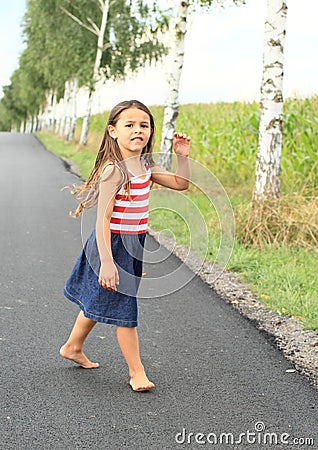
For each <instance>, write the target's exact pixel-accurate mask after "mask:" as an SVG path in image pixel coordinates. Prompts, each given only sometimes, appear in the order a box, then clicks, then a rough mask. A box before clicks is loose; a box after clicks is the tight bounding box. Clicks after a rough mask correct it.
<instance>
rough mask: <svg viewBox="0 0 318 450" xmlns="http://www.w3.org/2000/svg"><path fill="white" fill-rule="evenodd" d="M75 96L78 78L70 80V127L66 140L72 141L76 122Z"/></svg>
mask: <svg viewBox="0 0 318 450" xmlns="http://www.w3.org/2000/svg"><path fill="white" fill-rule="evenodd" d="M77 94H78V78H73V80H72V100H71V126H70V132H69V135H68V140H69V141H73V139H74V133H75V128H76V122H77Z"/></svg>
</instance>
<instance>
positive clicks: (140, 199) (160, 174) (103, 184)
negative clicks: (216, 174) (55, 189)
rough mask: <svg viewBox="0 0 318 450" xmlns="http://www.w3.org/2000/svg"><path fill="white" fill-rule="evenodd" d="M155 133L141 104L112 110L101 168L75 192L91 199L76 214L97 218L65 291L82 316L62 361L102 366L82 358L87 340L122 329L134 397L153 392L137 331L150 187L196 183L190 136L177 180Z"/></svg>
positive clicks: (179, 145) (178, 140) (181, 151)
mask: <svg viewBox="0 0 318 450" xmlns="http://www.w3.org/2000/svg"><path fill="white" fill-rule="evenodd" d="M154 130H155V125H154V119H153V116H152V114H151V112H150V111H149V109H148V108H147V107H146V106H145V105H143V104H142V103H140V102H139V101H137V100H131V101H124V102H122V103H119V104H118V105H116V106H115V107H114V108H113V109H112V111H111V113H110V115H109V118H108V122H107V125H106V130H105V133H104V137H103V140H102V143H101V146H100V149H99V152H98V154H97V158H96V161H95V166H94V168H93V170H92V172H91V174H90V175H89V177H88V179H87V181H86V183H85V184H84V185H83V186H75V185H74V190H72V193H73V194H75V193H76V194H77V198H79V199H80V198H81V199H83V196H84V195H85V194H86V197H85V199H84V200H82V201H81V202H80V204H79V206H78V207H77V209H76V211H75V212H74V213H72V215H73V216H75V217H78V216H79V215H80V214H81V212H82V211H83V209H84V208H90V207H92V206H94V205H96V204H97V217H96V226H95V228H94V229H93V231H92V233H91V235H90V236H89V238H88V239H87V241H86V243H85V245H84V248H83V250H82V251H81V253H80V255H79V257H78V259H77V261H76V263H75V265H74V267H73V269H72V271H71V274H70V276H69V278H68V280H67V282H66V285H65V288H64V295H65V297H66V298H68V299H69V300H71V301H72V302H74V303H76V304H77V305H78V306H79V307H80V309H81V311H80V313H79V315H78V317H77V319H76V321H75V325H74V327H73V330H72V332H71V334H70V336H69V338H68V340H67V342H66V343H65V344H64V345H63V346H62V347H61V349H60V354H61V356H63V357H64V358H66V359H70V360H72V361H74V362H75V363H77V364H79V365H80V366H81V367H83V368H85V369H95V368H98V367H99V364H98V363H94V362H92V361H90V360H89V359H88V358H87V357H86V356H85V354H84V353H83V350H82V349H83V344H84V341H85V339H86V337H87V336H88V334H89V332H90V331H91V330H92V328H93V327H94V325H95V324H96V322H103V323H108V324H112V325H116V331H117V339H118V343H119V346H120V348H121V351H122V353H123V356H124V358H125V360H126V363H127V365H128V369H129V376H130V386H131V387H132V389H133V390H134V391H147V390H150V389H153V388H154V386H155V385H154V384H153V383H152V382H151V381H150V380H149V379H148V378H147V375H146V372H145V369H144V367H143V365H142V362H141V359H140V353H139V345H138V335H137V329H136V327H137V324H138V323H137V301H136V295H137V290H138V285H139V281H140V278H141V276H142V255H143V247H144V242H145V236H146V231H147V224H148V208H149V191H150V183H151V182H155V183H158V184H160V185H162V186H165V187H168V188H171V189H176V190H184V189H187V188H188V185H189V177H190V168H189V161H188V158H187V157H188V155H189V148H190V138H188V137H187V136H186V135H184V134H179V133H176V134H175V135H174V141H173V148H174V151H175V153H176V155H177V162H178V166H177V170H176V173H175V174H174V173H171V172H168V171H166V170H164V169H162V168H160V167H159V166H157V165H156V164H155V163H154V161H153V159H152V156H151V153H152V147H153V138H154Z"/></svg>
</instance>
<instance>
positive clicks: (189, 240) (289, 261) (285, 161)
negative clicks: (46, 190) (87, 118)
mask: <svg viewBox="0 0 318 450" xmlns="http://www.w3.org/2000/svg"><path fill="white" fill-rule="evenodd" d="M284 107H285V119H284V140H283V152H282V170H281V184H282V192H283V193H292V192H297V193H302V194H306V195H315V192H316V190H317V186H318V179H317V178H318V170H317V164H318V163H317V144H316V143H317V142H318V131H317V130H318V119H317V118H316V117H317V115H316V111H317V109H318V97H313V98H311V99H306V100H297V99H289V100H287V101H286V102H285V106H284ZM150 109H151V111H152V113H153V114H154V117H155V122H156V124H157V131H156V139H155V141H156V144H155V151H157V152H158V151H159V143H160V135H161V123H162V118H163V110H164V109H163V107H162V106H153V107H150ZM107 116H108V113H107V112H106V113H103V114H98V115H96V116H93V117H92V118H91V123H90V135H89V142H88V145H87V147H86V148H85V149H83V148H80V147H79V145H78V144H76V143H75V144H74V143H73V144H69V143H65V142H63V141H61V140H59V139H58V138H57V137H56V136H53V135H50V134H49V133H39V134H38V137H39V138H40V139H41V141H42V142H43V144H44V145H45V146H46V147H47V148H48V150H50V151H52V152H54V153H56V154H58V155H60V156H63V157H65V158H68V159H71V160H73V161H74V162H75V163H76V164H77V165H78V167H79V169H80V174H81V176H82V177H83V178H84V179H85V178H87V176H88V174H89V172H90V170H91V169H92V167H93V164H94V161H95V157H96V154H97V151H98V147H99V144H100V141H101V139H102V134H103V131H104V128H105V124H106V120H107ZM258 120H259V108H258V105H257V104H256V103H252V104H247V103H246V104H245V103H238V102H236V103H216V104H209V105H208V104H203V105H182V106H181V107H180V114H179V117H178V121H177V129H178V130H180V131H183V132H185V133H187V134H189V135H190V136H191V156H192V158H193V159H196V160H198V161H199V162H200V163H201V164H203V165H204V166H206V167H208V168H209V169H210V170H211V171H212V172H213V173H214V174H215V175H216V176H217V177H218V179H219V180H220V181H221V182H222V184H223V186H224V188H225V189H226V192H227V193H228V195H229V197H230V199H231V202H232V205H233V209H234V211H235V212H236V208H237V207H241V206H242V205H246V204H248V202H249V201H250V199H251V195H252V189H253V185H254V170H255V169H254V167H255V156H256V151H257V134H258ZM80 126H81V122H79V123H78V127H77V131H76V135H75V136H76V140H77V141H78V138H79V133H80ZM167 195H170V194H166V193H164V191H163V192H161V193H160V195H157V194H155V193H154V192H153V195H152V198H151V208H152V212H151V214H150V224H151V226H152V227H153V228H155V229H158V230H160V231H161V230H163V229H166V230H171V231H172V232H173V234H174V235H175V237H176V239H177V241H178V242H179V243H180V244H184V245H191V246H192V248H193V249H194V250H196V251H197V252H198V253H199V254H201V255H205V253H207V254H206V257H207V259H208V260H210V261H212V262H213V261H214V259H215V257H216V254H217V251H218V246H219V243H220V229H219V228H220V227H219V223H218V220H217V216H216V213H215V210H214V208H213V207H211V204H210V202H209V201H207V198H206V197H205V196H204V195H203V194H200V193H198V192H196V190H195V189H190V191H189V192H187V194H186V196H184V194H182V196H181V197H180V194H174V195H173V196H172V197H171V195H170V197H167V198H166V197H165V196H167ZM188 202H189V203H188ZM192 202H193V203H194V204H196V205H197V206H198V209H199V211H201V213H202V215H203V216H204V221H205V223H206V224H207V229H208V236H207V237H206V236H204V234H205V230H204V227H203V226H201V228H200V227H199V231H198V232H197V233H195V232H194V231H193V230H195V229H196V226H197V223H196V222H195V218H194V219H193V216H194V217H195V214H196V213H195V212H193V211H194V210H193V211H192V209H191V208H192V206H191V208H190V212H189V211H187V208H189V207H188V206H187V203H188V204H189V205H192ZM167 205H168V206H169V209H167ZM184 205H185V206H184ZM187 214H188V216H187ZM183 217H186V218H187V221H188V222H189V223H190V227H189V226H188V225H187V223H186V221H185V220H184V218H183ZM198 223H199V222H198ZM189 228H190V229H189ZM167 233H168V235H170V236H171V232H170V233H169V232H167ZM204 239H206V242H207V244H206V242H204ZM202 242H203V244H202ZM206 246H208V248H206ZM206 250H207V252H206ZM317 263H318V256H317V249H304V248H301V247H299V248H297V247H296V248H293V247H284V246H265V247H264V248H262V249H261V250H260V249H256V248H250V247H248V246H246V245H243V244H242V243H240V242H239V240H238V239H237V240H236V242H235V245H234V249H233V253H232V255H231V258H230V260H229V262H228V264H227V268H228V269H229V270H232V271H234V272H236V273H238V274H239V276H240V277H241V278H242V280H244V282H246V283H248V284H249V285H250V288H251V289H252V291H254V292H255V293H256V294H257V295H258V296H259V298H260V300H261V301H262V303H263V304H265V305H266V306H267V307H268V308H270V309H272V310H273V311H278V312H279V313H281V314H289V315H291V316H294V317H297V318H298V319H300V320H302V322H303V323H304V325H305V327H306V328H308V329H312V330H315V331H318V282H317V269H316V268H317V266H318V264H317Z"/></svg>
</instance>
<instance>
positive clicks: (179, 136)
mask: <svg viewBox="0 0 318 450" xmlns="http://www.w3.org/2000/svg"><path fill="white" fill-rule="evenodd" d="M173 150H174V152H175V154H176V155H180V156H189V152H190V137H189V136H187V135H186V134H183V133H174V135H173Z"/></svg>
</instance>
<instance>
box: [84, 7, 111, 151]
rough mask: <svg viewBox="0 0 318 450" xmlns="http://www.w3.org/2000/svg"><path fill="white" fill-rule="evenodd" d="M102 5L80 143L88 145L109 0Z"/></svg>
mask: <svg viewBox="0 0 318 450" xmlns="http://www.w3.org/2000/svg"><path fill="white" fill-rule="evenodd" d="M100 6H101V10H102V21H101V26H100V28H99V31H98V35H97V36H98V39H97V50H96V57H95V64H94V70H93V87H92V88H90V89H89V94H88V99H87V107H86V115H85V117H84V119H83V126H82V133H81V137H80V144H81V145H86V144H87V138H88V128H89V120H90V116H91V111H92V103H93V93H94V87H95V85H96V83H97V81H98V79H99V69H100V65H101V60H102V55H103V46H104V36H105V30H106V25H107V18H108V11H109V0H104V1H102V0H100Z"/></svg>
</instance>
